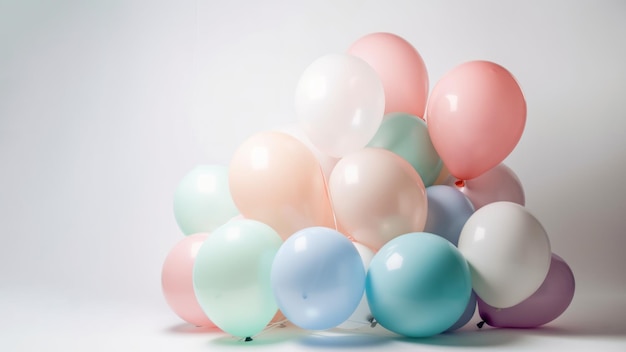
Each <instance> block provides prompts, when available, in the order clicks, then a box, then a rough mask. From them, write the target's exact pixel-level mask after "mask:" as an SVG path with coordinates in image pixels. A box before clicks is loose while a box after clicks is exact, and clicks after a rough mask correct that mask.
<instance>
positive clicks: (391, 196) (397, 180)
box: [328, 148, 428, 250]
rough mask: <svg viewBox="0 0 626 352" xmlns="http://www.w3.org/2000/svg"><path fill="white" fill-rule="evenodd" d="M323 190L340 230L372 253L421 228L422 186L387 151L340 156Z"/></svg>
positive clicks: (424, 208) (415, 175)
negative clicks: (331, 205)
mask: <svg viewBox="0 0 626 352" xmlns="http://www.w3.org/2000/svg"><path fill="white" fill-rule="evenodd" d="M328 188H329V190H330V195H331V198H332V202H333V207H334V210H335V216H336V218H337V223H338V225H339V226H340V228H341V230H343V231H345V232H346V233H347V234H349V235H351V236H352V237H353V238H354V239H355V240H356V241H358V242H360V243H362V244H364V245H366V246H368V247H370V248H372V249H374V250H378V249H379V248H380V247H382V246H383V245H384V244H385V243H387V242H388V241H389V240H391V239H393V238H395V237H397V236H400V235H403V234H405V233H409V232H419V231H422V230H423V229H424V225H425V223H426V212H427V209H428V206H427V200H426V190H425V188H424V183H423V182H422V179H421V177H420V176H419V174H418V173H417V171H415V169H414V168H413V167H412V166H411V164H409V163H408V162H407V161H406V160H404V159H403V158H402V157H401V156H399V155H397V154H395V153H393V152H391V151H388V150H386V149H381V148H364V149H362V150H360V151H358V152H354V153H352V154H349V155H346V156H344V157H343V158H342V159H341V160H339V162H338V163H337V165H336V166H335V168H334V169H333V172H332V173H331V175H330V180H329V182H328Z"/></svg>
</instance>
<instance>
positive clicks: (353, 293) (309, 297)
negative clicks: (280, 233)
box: [271, 227, 365, 330]
mask: <svg viewBox="0 0 626 352" xmlns="http://www.w3.org/2000/svg"><path fill="white" fill-rule="evenodd" d="M271 283H272V289H273V292H274V295H275V297H276V302H277V303H278V307H280V310H281V311H282V312H283V314H284V315H285V317H287V319H289V321H291V322H292V323H293V324H295V325H297V326H299V327H301V328H303V329H309V330H324V329H330V328H334V327H336V326H337V325H339V324H341V323H342V322H344V321H345V320H346V319H347V318H348V317H349V316H350V315H351V314H352V312H354V310H355V309H356V307H357V305H358V304H359V300H360V299H361V297H362V296H363V292H364V287H365V270H364V268H363V263H362V261H361V257H360V256H359V253H358V252H357V249H356V248H355V246H354V245H353V244H352V242H350V240H349V239H347V238H346V237H345V236H344V235H343V234H341V233H339V232H337V231H336V230H333V229H330V228H325V227H310V228H306V229H303V230H300V231H298V232H296V233H295V234H294V235H293V236H291V237H289V238H288V239H287V240H286V241H285V243H284V244H283V245H282V246H281V247H280V250H279V251H278V253H277V254H276V258H275V259H274V264H273V266H272V272H271Z"/></svg>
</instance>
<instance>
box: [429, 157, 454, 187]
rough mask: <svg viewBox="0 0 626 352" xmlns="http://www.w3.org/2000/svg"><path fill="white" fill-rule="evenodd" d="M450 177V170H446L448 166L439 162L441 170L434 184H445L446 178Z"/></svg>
mask: <svg viewBox="0 0 626 352" xmlns="http://www.w3.org/2000/svg"><path fill="white" fill-rule="evenodd" d="M449 177H451V175H450V171H448V167H447V166H446V164H444V163H443V162H442V163H441V171H439V175H438V176H437V179H435V182H434V183H433V184H434V185H445V184H446V182H447V181H448V178H449Z"/></svg>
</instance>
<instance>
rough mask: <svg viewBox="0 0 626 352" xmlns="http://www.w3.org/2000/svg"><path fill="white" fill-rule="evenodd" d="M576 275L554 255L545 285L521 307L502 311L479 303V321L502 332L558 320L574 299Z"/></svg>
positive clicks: (482, 302)
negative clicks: (502, 329)
mask: <svg viewBox="0 0 626 352" xmlns="http://www.w3.org/2000/svg"><path fill="white" fill-rule="evenodd" d="M575 287H576V283H575V281H574V273H572V269H570V267H569V266H568V265H567V263H566V262H565V261H564V260H563V258H561V257H559V256H558V255H556V254H554V253H553V254H552V261H551V262H550V270H549V271H548V275H547V276H546V279H545V280H544V281H543V284H541V286H540V287H539V289H537V291H535V293H533V294H532V296H530V297H528V298H527V299H525V300H524V301H523V302H522V303H520V304H518V305H515V306H513V307H510V308H504V309H499V308H495V307H492V306H490V305H488V304H487V303H485V302H484V301H483V300H481V299H478V311H479V313H480V317H481V318H482V319H483V320H484V321H485V322H486V323H487V324H489V325H491V326H495V327H502V328H534V327H537V326H541V325H544V324H547V323H549V322H551V321H553V320H554V319H556V318H558V317H559V316H560V315H561V314H563V312H565V310H566V309H567V307H568V306H569V304H570V303H571V302H572V299H573V298H574V289H575Z"/></svg>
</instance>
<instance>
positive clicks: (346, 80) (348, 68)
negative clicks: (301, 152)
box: [295, 54, 385, 157]
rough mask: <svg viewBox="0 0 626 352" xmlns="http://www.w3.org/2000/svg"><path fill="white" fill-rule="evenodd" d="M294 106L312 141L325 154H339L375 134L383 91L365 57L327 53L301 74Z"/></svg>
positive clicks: (378, 124) (354, 148) (340, 155)
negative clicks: (363, 58)
mask: <svg viewBox="0 0 626 352" xmlns="http://www.w3.org/2000/svg"><path fill="white" fill-rule="evenodd" d="M295 109H296V115H297V116H298V120H299V122H300V124H301V125H302V128H303V130H304V132H305V134H306V135H307V137H308V138H309V140H310V141H311V143H312V144H313V145H315V146H316V147H317V148H318V149H319V150H320V151H322V152H323V153H325V154H328V155H330V156H334V157H342V156H343V155H345V154H348V153H350V152H353V151H355V150H358V149H361V148H363V147H364V146H365V145H366V144H367V142H369V140H370V139H371V138H372V137H373V136H374V134H375V133H376V130H378V127H379V126H380V123H381V121H382V119H383V114H384V110H385V93H384V90H383V85H382V83H381V82H380V78H378V76H377V75H376V72H375V71H374V70H373V69H372V68H371V67H370V66H369V65H368V64H367V63H366V62H365V61H363V60H361V59H359V58H357V57H355V56H352V55H347V54H329V55H326V56H322V57H321V58H319V59H317V60H315V61H314V62H313V63H312V64H311V65H309V67H307V68H306V69H305V70H304V72H303V73H302V76H301V77H300V80H299V81H298V85H297V86H296V92H295Z"/></svg>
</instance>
